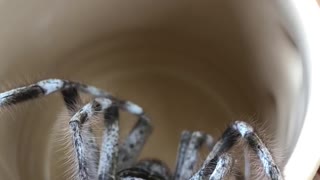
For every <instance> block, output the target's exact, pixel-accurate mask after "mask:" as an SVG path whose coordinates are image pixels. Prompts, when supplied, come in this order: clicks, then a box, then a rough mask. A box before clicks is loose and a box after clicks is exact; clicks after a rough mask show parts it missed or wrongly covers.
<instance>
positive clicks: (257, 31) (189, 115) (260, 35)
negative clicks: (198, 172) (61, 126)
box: [0, 0, 320, 179]
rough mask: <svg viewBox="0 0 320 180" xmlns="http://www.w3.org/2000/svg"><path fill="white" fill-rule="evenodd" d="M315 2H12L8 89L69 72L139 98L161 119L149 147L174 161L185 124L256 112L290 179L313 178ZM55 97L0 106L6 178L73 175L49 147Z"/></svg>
mask: <svg viewBox="0 0 320 180" xmlns="http://www.w3.org/2000/svg"><path fill="white" fill-rule="evenodd" d="M308 3H309V4H308ZM308 3H306V5H304V6H298V4H299V2H296V1H288V2H286V3H285V2H281V3H280V2H273V1H272V2H270V1H259V2H257V1H253V0H247V1H241V2H240V1H239V2H238V1H231V0H230V1H221V2H220V1H214V2H209V1H197V2H194V1H184V2H181V1H153V2H150V1H144V0H142V1H134V2H133V1H115V0H110V1H96V0H94V1H90V2H89V1H36V0H31V1H28V2H22V1H21V2H18V1H4V2H2V3H1V4H0V12H1V14H2V15H1V16H0V22H1V24H3V26H2V28H0V39H1V41H0V63H1V66H0V75H1V76H0V82H2V87H1V88H2V89H3V90H5V89H8V88H9V87H11V88H13V87H16V86H19V85H22V84H26V83H27V82H34V81H35V80H39V79H44V78H49V77H54V78H65V79H72V80H78V81H82V82H86V83H89V84H91V85H95V86H98V87H101V88H104V89H106V90H108V91H110V92H112V93H113V94H115V95H116V96H119V97H122V98H124V99H129V100H132V101H134V102H136V103H138V104H140V105H141V106H143V107H144V108H145V110H146V112H147V114H148V115H150V116H151V118H152V120H153V124H154V126H155V131H154V134H153V135H152V136H151V137H150V139H149V142H148V144H147V145H146V148H145V150H144V152H143V157H157V158H160V159H162V160H164V161H165V162H167V163H168V164H169V166H170V167H174V161H175V155H176V149H177V145H178V140H179V135H180V132H181V131H182V130H184V129H190V130H202V131H207V132H210V133H213V134H214V135H215V137H217V136H219V134H220V133H221V132H222V131H223V129H224V128H225V127H226V125H227V124H228V123H229V122H231V121H233V120H237V119H242V120H252V119H255V121H258V123H257V124H258V125H262V124H263V128H265V127H268V128H269V129H272V131H268V133H269V134H270V135H271V134H273V135H274V136H275V137H276V140H277V142H278V149H280V151H282V155H283V158H282V160H283V165H284V166H285V169H284V170H285V171H284V172H285V175H286V177H287V179H292V177H295V178H296V177H299V178H298V179H306V178H311V177H312V176H313V175H314V173H315V170H316V168H317V165H318V164H319V155H320V153H316V151H317V150H319V149H320V146H319V145H312V144H313V143H312V142H310V141H308V139H312V138H315V137H314V136H316V135H319V133H318V132H316V127H315V126H316V125H318V124H319V123H318V124H316V119H315V117H316V115H317V114H319V113H317V111H316V104H317V102H316V97H319V95H318V94H319V93H318V94H317V93H316V92H317V89H319V86H318V84H319V83H318V82H316V81H315V77H316V74H317V72H316V70H315V66H316V64H319V63H317V62H315V61H316V60H315V59H314V58H315V57H316V53H315V51H313V50H314V49H312V48H314V44H313V45H310V41H309V40H310V39H312V38H315V36H310V34H308V36H307V35H306V33H304V32H309V31H308V30H309V26H308V25H307V23H305V22H303V21H301V20H300V19H301V18H302V17H303V16H304V15H305V14H308V13H309V14H311V13H314V11H308V10H306V9H303V8H309V7H312V8H313V6H315V2H314V3H313V2H308ZM312 8H311V9H312ZM314 9H315V7H314ZM304 13H305V14H304ZM310 31H315V30H314V29H312V30H310ZM315 32H316V31H315ZM313 53H314V54H313ZM318 57H319V56H318ZM5 84H9V85H5ZM318 92H320V91H318ZM58 97H59V95H58V94H57V95H53V96H50V97H46V98H42V99H41V100H35V101H33V102H28V103H24V105H18V106H16V108H12V109H9V110H7V109H6V110H3V111H1V120H0V133H1V136H0V177H1V179H62V178H66V177H65V176H63V173H64V172H63V171H64V170H65V169H64V168H65V166H63V165H61V164H62V163H63V162H61V161H58V160H57V159H59V157H57V156H65V154H63V153H60V154H56V153H55V152H54V151H53V150H52V149H54V146H57V144H56V143H55V142H52V138H53V139H54V138H55V137H53V136H54V135H53V134H54V133H52V132H55V131H56V130H55V129H54V128H53V127H54V125H55V124H56V123H57V122H56V121H55V120H56V119H59V117H58V115H59V112H60V111H61V109H62V107H63V105H62V101H61V99H59V98H58ZM308 104H309V105H308ZM306 113H307V114H306ZM125 117H126V116H125ZM130 118H131V117H128V119H130ZM128 121H129V120H128ZM59 122H60V121H59ZM61 122H62V121H61ZM65 122H67V121H65ZM131 122H133V121H131ZM124 124H125V125H123V126H125V127H124V129H128V128H129V127H130V125H132V123H131V124H130V122H129V123H124ZM65 125H66V126H68V124H67V123H65ZM302 127H303V128H302ZM318 127H319V126H318ZM308 132H311V133H308ZM312 147H314V148H312ZM312 153H316V154H312ZM302 154H303V156H302ZM297 162H299V166H300V165H301V164H303V166H304V168H302V169H301V168H299V167H298V165H297V164H298V163H297ZM59 163H61V164H59ZM297 168H299V171H297Z"/></svg>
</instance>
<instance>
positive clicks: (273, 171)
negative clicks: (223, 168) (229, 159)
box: [196, 121, 283, 180]
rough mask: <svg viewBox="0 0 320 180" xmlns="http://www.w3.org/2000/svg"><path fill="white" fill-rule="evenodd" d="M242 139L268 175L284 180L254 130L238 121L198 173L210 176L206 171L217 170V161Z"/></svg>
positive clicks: (275, 179) (228, 129)
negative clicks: (256, 156)
mask: <svg viewBox="0 0 320 180" xmlns="http://www.w3.org/2000/svg"><path fill="white" fill-rule="evenodd" d="M240 138H243V139H244V140H245V142H247V143H248V145H249V147H250V148H251V149H252V150H253V151H254V152H256V153H257V155H258V157H259V159H260V161H261V164H262V166H263V168H264V171H265V173H266V175H267V176H268V177H269V178H270V179H272V180H282V179H283V178H282V175H281V172H280V169H279V168H278V166H277V165H276V164H275V162H274V160H273V158H272V155H271V153H270V152H269V150H268V149H267V147H266V146H265V144H264V143H263V142H262V140H261V139H260V138H259V136H258V135H257V134H256V132H255V131H254V129H253V128H252V127H251V126H250V125H249V124H247V123H245V122H243V121H236V122H234V123H233V124H231V125H230V126H229V127H228V128H227V129H226V130H225V132H224V133H223V135H222V137H221V139H220V140H219V141H218V142H217V143H216V145H215V146H214V148H213V149H212V151H211V152H210V154H209V155H208V157H207V158H206V160H205V162H204V164H203V166H202V167H201V169H200V170H199V171H198V172H197V173H196V174H198V173H199V174H200V176H203V177H206V176H208V175H209V174H208V172H206V169H208V168H209V169H215V168H216V163H214V162H216V161H217V159H218V158H219V157H220V156H221V155H222V154H223V153H225V152H227V151H228V150H230V149H231V148H232V147H233V146H234V145H235V144H236V143H237V142H238V140H239V139H240Z"/></svg>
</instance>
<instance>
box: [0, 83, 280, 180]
mask: <svg viewBox="0 0 320 180" xmlns="http://www.w3.org/2000/svg"><path fill="white" fill-rule="evenodd" d="M79 91H80V92H83V93H87V94H90V95H92V96H93V100H92V101H91V102H89V103H88V104H86V105H84V106H83V107H82V108H81V109H80V110H78V109H76V103H77V102H80V101H81V99H80V96H79V94H78V92H79ZM54 92H61V94H62V96H63V100H64V102H65V105H66V107H67V109H68V111H69V113H70V115H71V116H72V118H71V119H70V121H69V127H70V133H71V137H72V138H71V141H72V142H73V148H74V157H75V159H76V162H77V167H75V169H76V171H77V177H76V178H77V179H80V180H91V179H93V180H95V179H99V180H109V179H110V180H111V179H123V180H140V179H151V180H171V179H174V180H185V179H190V180H202V179H210V180H220V179H224V178H225V177H226V176H227V175H228V174H229V173H230V171H231V169H232V167H233V162H234V161H233V159H232V158H231V156H230V155H229V154H228V151H229V150H230V149H231V148H232V147H233V146H234V145H236V144H237V143H238V141H239V140H240V139H243V140H244V141H245V142H246V143H247V144H248V147H249V148H250V149H252V151H253V152H255V153H256V155H257V157H258V159H259V160H260V162H261V163H260V164H261V166H262V167H263V169H264V173H265V175H266V177H268V178H269V179H271V180H282V179H283V177H282V175H281V171H280V170H279V168H278V166H277V165H276V163H275V162H274V160H273V157H272V155H271V153H270V152H269V150H268V149H267V147H266V146H265V145H264V143H263V142H262V140H261V139H260V138H259V136H258V135H257V134H256V132H255V130H254V129H253V128H252V127H251V126H250V125H249V124H247V123H245V122H243V121H235V122H234V123H232V124H230V125H229V127H228V128H227V129H226V130H225V131H224V133H223V134H222V136H221V138H220V139H219V140H218V141H217V142H216V143H214V142H213V138H212V137H211V136H210V135H209V134H207V133H204V132H200V131H195V132H189V131H184V132H182V134H181V139H180V145H179V149H178V157H177V163H176V169H175V171H174V173H171V172H170V170H169V169H168V168H167V166H166V165H164V163H162V162H161V161H158V160H154V159H150V160H142V161H137V158H138V156H139V155H140V152H141V150H142V148H143V146H144V144H145V142H146V140H147V139H148V137H149V135H150V134H151V132H152V126H151V124H150V120H149V118H148V117H147V116H146V115H145V113H144V111H143V109H142V108H141V107H140V106H138V105H136V104H134V103H132V102H130V101H125V100H120V99H118V98H116V97H114V96H112V95H111V94H110V93H107V92H105V91H103V90H101V89H98V88H96V87H93V86H88V85H85V84H81V83H78V82H72V81H67V80H60V79H48V80H43V81H39V82H37V83H35V84H31V85H29V86H25V87H20V88H17V89H13V90H9V91H7V92H3V93H0V107H1V106H9V105H14V104H17V103H20V102H23V101H27V100H31V99H35V98H38V97H42V96H46V95H49V94H52V93H54ZM119 109H121V110H124V111H127V112H129V113H131V114H133V115H136V116H137V117H138V121H137V122H136V124H135V126H134V128H133V129H132V130H131V132H130V133H129V135H128V136H127V137H126V138H125V140H124V142H122V143H121V144H119ZM99 114H102V115H103V120H104V131H103V137H102V143H101V147H100V149H99V148H98V145H97V143H96V142H95V141H94V140H92V139H94V135H93V133H92V130H91V128H90V127H89V128H88V127H86V126H84V124H86V123H88V122H89V121H90V120H91V119H92V118H93V117H94V116H97V115H99ZM84 128H88V129H87V130H88V131H86V132H87V133H83V131H84ZM204 145H205V146H207V147H208V148H209V150H210V153H209V155H208V156H207V158H206V159H205V161H204V162H203V164H202V166H201V167H200V169H199V170H198V171H195V168H196V164H197V161H198V154H199V150H200V148H201V147H202V146H204ZM96 152H98V153H96Z"/></svg>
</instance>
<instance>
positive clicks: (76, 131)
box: [69, 98, 112, 180]
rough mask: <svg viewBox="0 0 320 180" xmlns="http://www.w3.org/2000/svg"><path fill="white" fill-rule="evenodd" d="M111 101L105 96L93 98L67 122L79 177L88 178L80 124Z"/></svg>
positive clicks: (107, 106)
mask: <svg viewBox="0 0 320 180" xmlns="http://www.w3.org/2000/svg"><path fill="white" fill-rule="evenodd" d="M111 104H112V102H111V100H109V99H106V98H95V100H93V101H92V102H90V103H88V104H86V105H85V106H84V107H83V108H81V109H80V110H79V111H78V112H77V113H76V114H75V115H74V116H73V117H72V118H71V119H70V122H69V126H70V129H71V131H72V137H73V145H74V149H75V154H76V159H77V163H78V172H79V174H78V175H79V179H81V180H88V179H89V178H90V176H89V171H88V163H89V162H88V160H87V154H86V152H88V150H86V144H85V142H84V138H83V133H82V125H83V124H84V123H86V122H87V121H88V120H89V119H90V118H91V117H93V116H94V115H95V114H96V113H97V112H101V111H103V110H105V109H107V108H109V107H110V106H111Z"/></svg>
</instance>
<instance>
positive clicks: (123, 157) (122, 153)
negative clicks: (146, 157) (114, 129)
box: [118, 115, 153, 170]
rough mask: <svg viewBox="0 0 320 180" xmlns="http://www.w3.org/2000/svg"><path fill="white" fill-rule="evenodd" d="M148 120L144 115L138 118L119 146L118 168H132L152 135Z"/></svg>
mask: <svg viewBox="0 0 320 180" xmlns="http://www.w3.org/2000/svg"><path fill="white" fill-rule="evenodd" d="M152 130H153V128H152V126H151V123H150V120H149V118H148V117H146V116H145V115H142V116H140V117H139V119H138V121H137V122H136V124H135V125H134V127H133V128H132V130H131V131H130V133H129V135H128V136H127V137H126V139H125V140H124V142H123V143H122V144H121V145H120V149H119V158H118V167H119V170H123V169H126V168H129V167H132V166H133V165H134V164H135V163H136V161H137V158H138V157H139V155H140V154H141V151H142V149H143V147H144V145H145V143H146V141H147V139H148V138H149V137H150V135H151V133H152Z"/></svg>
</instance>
